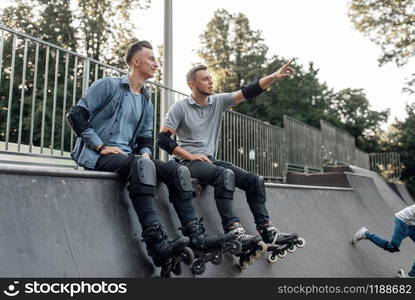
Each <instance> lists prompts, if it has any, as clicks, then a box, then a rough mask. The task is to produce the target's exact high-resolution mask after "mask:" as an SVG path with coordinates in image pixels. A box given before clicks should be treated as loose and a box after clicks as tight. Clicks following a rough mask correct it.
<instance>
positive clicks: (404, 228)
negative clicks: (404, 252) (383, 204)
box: [366, 218, 409, 253]
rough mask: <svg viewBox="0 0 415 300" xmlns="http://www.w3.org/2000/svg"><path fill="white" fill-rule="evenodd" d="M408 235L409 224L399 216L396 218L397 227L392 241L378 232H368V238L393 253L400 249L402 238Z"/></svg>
mask: <svg viewBox="0 0 415 300" xmlns="http://www.w3.org/2000/svg"><path fill="white" fill-rule="evenodd" d="M408 235H409V226H408V225H407V224H405V223H404V222H403V221H401V220H400V219H398V218H395V228H394V230H393V234H392V239H391V241H390V242H389V241H387V240H385V239H383V238H382V237H380V236H378V235H376V234H373V233H370V232H366V238H367V239H368V240H369V241H371V242H372V243H374V244H375V245H376V246H378V247H380V248H382V249H384V250H386V251H389V252H391V253H393V252H397V251H399V247H400V245H401V243H402V240H403V239H404V238H406V237H407V236H408Z"/></svg>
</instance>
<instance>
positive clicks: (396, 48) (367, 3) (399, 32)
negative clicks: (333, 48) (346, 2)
mask: <svg viewBox="0 0 415 300" xmlns="http://www.w3.org/2000/svg"><path fill="white" fill-rule="evenodd" d="M349 16H350V19H351V21H352V22H353V24H354V26H355V28H356V29H357V30H359V31H361V32H363V33H364V34H365V35H366V36H368V37H369V39H370V40H371V41H373V42H375V43H376V44H378V45H379V46H380V47H381V49H382V55H381V57H380V58H379V63H380V64H381V65H383V64H385V63H388V62H393V63H395V64H396V65H397V66H402V65H405V64H406V63H407V62H408V61H409V60H410V59H411V58H412V57H413V56H414V55H415V34H414V32H415V0H352V1H351V3H350V8H349ZM412 76H413V77H412V79H409V80H408V81H407V82H406V85H407V87H406V88H405V90H406V91H408V92H413V86H414V85H415V74H412Z"/></svg>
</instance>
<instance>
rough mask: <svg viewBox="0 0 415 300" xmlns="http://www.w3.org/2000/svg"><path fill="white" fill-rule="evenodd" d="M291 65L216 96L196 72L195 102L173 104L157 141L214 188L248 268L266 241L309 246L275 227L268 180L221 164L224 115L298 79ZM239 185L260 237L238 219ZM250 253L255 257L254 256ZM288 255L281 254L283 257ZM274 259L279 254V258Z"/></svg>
mask: <svg viewBox="0 0 415 300" xmlns="http://www.w3.org/2000/svg"><path fill="white" fill-rule="evenodd" d="M290 63H291V61H290V62H288V63H287V64H285V65H284V66H282V67H281V68H280V69H279V70H278V71H276V72H275V73H273V74H271V75H268V76H266V77H263V78H261V79H260V80H257V81H254V82H252V83H250V84H248V85H247V86H245V87H243V88H242V89H241V90H238V91H236V92H233V93H222V94H213V90H212V85H213V82H212V77H211V75H210V73H209V72H208V70H207V67H205V66H197V67H194V68H192V69H191V70H190V71H189V73H188V75H187V82H188V85H189V87H190V89H191V90H192V94H191V96H190V97H189V98H187V99H184V100H181V101H178V102H176V103H174V104H173V105H172V107H171V108H170V110H169V111H168V113H167V115H166V118H165V120H164V123H163V126H162V128H161V132H160V133H159V135H158V139H157V142H158V145H159V147H160V148H162V149H164V150H165V151H167V152H168V153H169V154H173V155H174V156H175V157H176V159H177V160H179V161H180V162H181V163H182V164H184V165H186V166H187V167H188V169H189V171H190V174H191V176H192V177H193V178H197V179H199V181H200V182H201V183H207V184H211V185H212V186H213V187H214V196H215V200H216V206H217V209H218V211H219V214H220V217H221V220H222V226H223V229H224V231H225V232H229V231H233V232H234V233H235V234H236V235H237V236H238V240H239V241H241V242H242V244H243V250H244V251H245V250H247V249H249V250H247V252H246V253H245V256H244V255H241V260H240V265H241V267H242V268H245V267H246V261H250V262H252V259H253V257H256V258H257V257H259V255H260V253H261V252H264V250H265V249H264V248H265V245H263V243H264V242H265V243H267V247H268V250H270V251H272V250H275V249H276V247H278V248H281V247H282V248H283V249H285V246H287V247H288V246H289V247H291V249H292V246H293V245H295V244H297V245H299V246H300V247H301V246H302V245H303V244H302V243H303V242H304V240H302V239H299V238H298V235H296V234H285V233H281V232H280V231H279V230H277V229H276V228H275V226H274V225H272V223H271V222H270V218H269V215H268V211H267V208H266V206H265V201H266V195H265V185H264V178H263V177H262V176H258V175H256V174H253V173H249V172H247V171H245V170H243V169H241V168H238V167H236V166H234V165H232V164H231V163H228V162H225V161H220V160H217V159H215V152H216V144H217V140H218V135H219V130H220V126H221V121H222V116H223V112H224V111H225V110H226V109H228V108H229V107H231V106H234V105H237V104H239V103H240V102H242V101H244V100H245V99H252V98H255V97H256V96H258V95H259V94H261V93H262V92H263V91H264V90H265V89H267V88H268V87H269V86H270V85H271V84H272V83H273V82H274V81H276V80H278V79H280V78H284V77H290V76H293V75H294V74H295V72H294V70H293V69H292V68H291V67H290V66H289V64H290ZM172 135H176V137H177V143H176V142H175V141H174V140H172V139H171V136H172ZM235 186H236V187H238V188H240V189H242V190H244V191H245V192H246V198H247V201H248V204H249V207H250V210H251V212H252V214H253V216H254V219H255V223H256V226H257V229H258V232H259V233H260V236H253V235H249V234H246V232H245V230H244V229H243V227H242V226H241V224H240V222H239V219H238V218H237V217H236V215H235V213H234V208H233V201H232V200H233V193H234V190H235ZM262 240H263V241H262ZM252 249H254V250H252ZM249 251H251V252H250V253H248V252H249ZM282 252H283V250H282ZM282 252H280V254H283V253H282ZM274 254H275V253H274V252H273V258H274V259H275V257H276V256H275V255H274ZM274 261H275V260H274Z"/></svg>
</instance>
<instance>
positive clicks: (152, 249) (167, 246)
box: [142, 223, 194, 277]
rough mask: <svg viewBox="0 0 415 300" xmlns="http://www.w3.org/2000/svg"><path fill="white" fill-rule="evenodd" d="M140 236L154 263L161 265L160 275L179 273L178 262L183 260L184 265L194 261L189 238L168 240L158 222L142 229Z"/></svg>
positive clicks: (180, 270) (180, 269)
mask: <svg viewBox="0 0 415 300" xmlns="http://www.w3.org/2000/svg"><path fill="white" fill-rule="evenodd" d="M142 237H143V240H144V241H145V243H146V245H147V251H148V254H149V256H150V257H151V258H152V259H153V262H154V265H156V266H157V267H161V272H160V277H170V276H171V274H170V273H171V272H173V274H175V275H180V274H181V273H182V266H181V264H180V263H181V262H184V263H185V264H186V265H190V264H192V263H193V261H194V253H193V251H192V249H191V248H189V247H188V246H189V243H190V239H189V238H188V237H180V238H177V239H175V240H172V241H169V240H168V239H167V234H166V232H165V231H164V230H163V228H162V226H161V224H159V223H155V224H153V225H151V226H149V227H147V228H146V229H145V230H144V231H143V234H142Z"/></svg>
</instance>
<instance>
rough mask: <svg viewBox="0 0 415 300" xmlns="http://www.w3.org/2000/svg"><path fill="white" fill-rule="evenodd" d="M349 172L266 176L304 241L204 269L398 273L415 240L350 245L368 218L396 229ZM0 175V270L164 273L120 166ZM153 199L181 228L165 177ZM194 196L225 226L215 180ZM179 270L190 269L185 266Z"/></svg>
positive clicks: (209, 221)
mask: <svg viewBox="0 0 415 300" xmlns="http://www.w3.org/2000/svg"><path fill="white" fill-rule="evenodd" d="M347 178H348V180H349V182H350V185H351V186H352V188H325V187H306V186H293V185H283V184H268V185H267V195H268V201H267V206H268V209H269V211H270V214H271V217H272V220H273V222H274V223H275V224H276V225H277V226H278V227H279V228H280V229H281V230H282V231H296V232H298V233H300V235H301V236H303V237H304V238H305V239H306V241H307V245H306V246H305V247H304V248H303V249H298V250H297V251H296V252H294V253H293V254H289V255H288V256H287V257H285V258H283V259H279V260H278V261H277V262H276V263H275V264H270V263H268V261H267V260H266V258H265V256H264V257H263V258H262V259H261V260H258V261H256V263H255V264H254V265H252V266H250V267H248V269H247V270H246V271H243V272H241V271H240V270H239V268H238V267H237V265H236V264H237V259H236V258H235V257H233V256H230V255H227V256H226V257H225V260H224V262H223V264H222V265H220V266H214V265H212V264H208V265H207V268H206V272H205V273H204V274H203V275H202V276H201V277H392V276H394V274H395V273H396V271H397V270H398V269H399V268H401V267H403V268H406V269H408V268H410V266H411V265H412V263H413V260H414V259H415V257H414V256H413V255H411V253H412V254H413V246H414V245H413V243H412V242H411V241H405V242H404V243H403V245H402V248H401V252H400V253H395V254H391V253H388V252H385V251H383V250H381V249H379V248H377V247H376V246H374V245H372V244H371V243H369V242H367V241H362V242H361V243H360V244H359V245H358V246H357V247H354V246H352V245H351V243H350V239H351V237H352V235H353V233H354V232H355V231H356V230H357V229H359V228H360V227H361V226H363V225H366V226H367V227H368V228H369V229H370V230H371V231H372V232H374V233H378V234H380V235H384V236H386V237H389V235H390V234H391V232H392V229H393V227H392V226H393V218H394V212H395V209H393V208H392V207H391V205H390V203H389V202H387V201H385V200H384V198H383V197H382V196H381V195H380V193H379V191H378V189H377V185H376V184H375V181H374V180H373V178H372V177H368V176H362V175H355V174H348V175H347ZM0 184H1V186H2V193H1V194H0V245H1V247H0V277H152V276H155V275H158V273H159V269H158V268H155V267H153V265H152V263H151V261H150V260H149V259H148V257H147V254H146V251H145V248H144V244H143V243H142V242H140V239H141V228H140V226H139V224H138V221H137V217H136V216H135V214H134V211H133V209H132V206H131V204H130V201H129V199H128V196H127V193H126V191H125V183H124V182H123V181H122V180H120V179H119V178H118V177H117V176H116V175H115V174H112V173H104V172H88V171H74V170H60V169H50V168H49V169H46V168H36V167H31V168H29V167H18V166H6V165H1V168H0ZM156 201H157V207H158V209H159V211H160V215H161V218H162V221H163V223H164V225H165V227H166V229H167V231H168V233H169V235H170V237H172V238H173V237H175V236H177V235H178V230H177V228H178V227H179V222H178V219H177V216H176V214H175V212H174V210H173V207H172V205H171V204H170V203H169V200H168V197H167V189H166V187H165V186H164V185H160V186H159V188H158V196H157V199H156ZM234 201H235V207H236V211H237V214H238V216H239V217H240V218H241V220H242V223H243V225H244V227H245V228H246V229H247V230H248V231H249V232H251V233H253V232H255V225H254V224H253V218H252V215H251V214H250V212H249V209H248V205H247V203H246V200H245V195H244V193H243V192H242V191H240V190H237V192H236V194H235V200H234ZM399 201H400V203H401V205H400V207H403V204H404V203H403V201H402V200H399ZM194 203H195V207H196V209H197V211H198V214H199V216H203V217H204V218H205V225H206V227H207V231H208V232H209V233H212V234H213V233H219V232H221V226H220V219H219V216H218V213H217V211H216V207H215V204H214V200H213V190H212V188H211V187H203V188H202V189H201V191H199V193H198V197H197V198H196V199H194ZM182 276H184V277H193V275H192V274H191V272H190V270H189V268H187V267H185V268H184V273H183V274H182Z"/></svg>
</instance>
